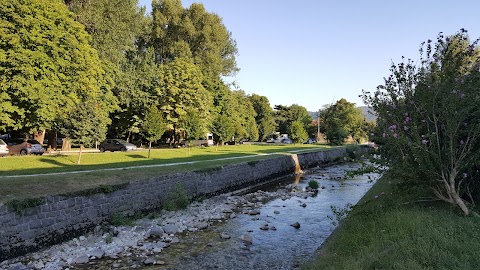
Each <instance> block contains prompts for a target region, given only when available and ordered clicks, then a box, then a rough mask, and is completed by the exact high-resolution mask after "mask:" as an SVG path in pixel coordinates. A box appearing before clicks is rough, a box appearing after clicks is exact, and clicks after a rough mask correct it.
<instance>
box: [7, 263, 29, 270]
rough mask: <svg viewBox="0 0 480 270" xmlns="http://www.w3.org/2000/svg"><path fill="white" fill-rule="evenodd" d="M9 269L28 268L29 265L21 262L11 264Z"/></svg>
mask: <svg viewBox="0 0 480 270" xmlns="http://www.w3.org/2000/svg"><path fill="white" fill-rule="evenodd" d="M8 270H27V267H26V266H25V265H23V264H21V263H17V264H14V265H10V267H9V268H8Z"/></svg>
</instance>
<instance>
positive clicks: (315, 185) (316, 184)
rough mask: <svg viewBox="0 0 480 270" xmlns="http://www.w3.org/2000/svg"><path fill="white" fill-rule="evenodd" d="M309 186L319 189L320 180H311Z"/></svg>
mask: <svg viewBox="0 0 480 270" xmlns="http://www.w3.org/2000/svg"><path fill="white" fill-rule="evenodd" d="M308 186H309V187H310V188H311V189H318V182H317V181H315V180H310V182H308Z"/></svg>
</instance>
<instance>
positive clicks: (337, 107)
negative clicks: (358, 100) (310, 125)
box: [320, 98, 365, 145]
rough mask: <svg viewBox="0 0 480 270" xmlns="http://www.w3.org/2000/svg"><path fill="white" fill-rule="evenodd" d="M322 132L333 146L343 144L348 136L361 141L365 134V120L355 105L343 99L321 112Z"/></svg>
mask: <svg viewBox="0 0 480 270" xmlns="http://www.w3.org/2000/svg"><path fill="white" fill-rule="evenodd" d="M320 118H321V121H320V131H321V132H322V133H324V134H325V135H326V136H327V140H328V141H329V142H330V143H332V144H337V145H340V144H343V143H344V142H345V139H347V137H348V136H352V138H353V139H355V140H356V139H359V136H361V134H363V133H364V132H363V127H364V122H365V118H364V117H363V115H362V112H361V110H360V109H358V108H356V107H355V103H351V102H348V101H347V100H346V99H344V98H342V99H340V100H338V101H337V102H336V103H335V104H333V105H330V106H327V107H326V108H325V109H324V110H322V111H321V112H320Z"/></svg>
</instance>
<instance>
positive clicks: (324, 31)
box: [140, 0, 480, 111]
mask: <svg viewBox="0 0 480 270" xmlns="http://www.w3.org/2000/svg"><path fill="white" fill-rule="evenodd" d="M193 2H198V3H203V4H204V6H205V8H206V10H207V11H209V12H213V13H216V14H218V15H219V16H220V17H222V18H223V23H224V24H225V26H226V27H227V29H228V30H229V31H231V32H232V35H233V38H234V39H235V40H236V41H237V48H238V51H239V55H238V56H237V65H238V67H239V68H240V72H239V73H238V74H237V75H236V76H235V77H234V78H232V79H230V80H234V81H236V82H237V84H238V85H239V87H240V89H242V90H244V91H245V92H246V93H247V94H251V93H256V94H259V95H263V96H266V97H268V99H269V100H270V104H271V105H272V106H273V105H276V104H282V105H292V104H298V105H301V106H304V107H306V108H307V109H308V110H309V111H316V110H318V109H320V108H322V106H323V105H325V104H330V103H332V102H334V101H336V100H338V99H340V98H345V99H347V100H348V101H350V102H354V103H356V104H357V105H358V106H361V105H363V102H362V100H361V99H360V98H359V97H358V95H360V94H361V91H362V89H365V90H374V89H375V88H376V86H377V85H379V84H381V83H382V82H383V77H387V76H388V75H389V67H390V65H391V63H392V61H393V62H395V63H398V62H399V61H401V57H402V56H405V57H406V58H411V59H414V60H417V59H418V58H419V52H418V49H419V47H420V43H421V42H423V41H426V40H427V39H432V40H435V38H436V36H437V34H438V33H439V32H444V33H445V34H453V33H455V32H457V31H458V30H459V29H460V28H465V29H467V30H468V31H469V34H470V38H471V39H476V38H478V37H480V29H479V28H480V16H479V14H480V13H479V12H480V1H473V0H472V1H464V0H457V1H446V0H437V1H430V0H428V1H425V0H420V1H418V0H417V1H413V0H402V1H386V0H383V1H381V0H377V1H368V0H365V1H358V0H351V1H323V0H301V1H292V0H289V1H286V0H183V1H182V4H183V6H184V7H189V6H190V5H191V4H192V3H193ZM150 3H151V0H140V5H144V6H147V10H149V11H150V10H151V4H150Z"/></svg>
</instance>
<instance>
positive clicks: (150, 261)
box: [143, 257, 155, 265]
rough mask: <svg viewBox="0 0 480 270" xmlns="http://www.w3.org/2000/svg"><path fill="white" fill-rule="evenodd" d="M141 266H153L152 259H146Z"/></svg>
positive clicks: (153, 261)
mask: <svg viewBox="0 0 480 270" xmlns="http://www.w3.org/2000/svg"><path fill="white" fill-rule="evenodd" d="M143 264H145V265H152V264H155V259H154V258H152V257H148V258H146V259H145V260H144V261H143Z"/></svg>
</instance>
